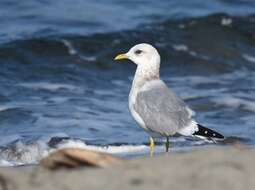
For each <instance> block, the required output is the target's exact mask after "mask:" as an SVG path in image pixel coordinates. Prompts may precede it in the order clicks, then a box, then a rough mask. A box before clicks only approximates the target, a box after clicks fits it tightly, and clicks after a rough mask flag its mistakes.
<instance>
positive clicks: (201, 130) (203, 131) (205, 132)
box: [193, 124, 225, 140]
mask: <svg viewBox="0 0 255 190" xmlns="http://www.w3.org/2000/svg"><path fill="white" fill-rule="evenodd" d="M197 126H198V131H196V132H195V133H194V134H193V135H197V136H202V137H207V138H215V139H222V140H223V139H224V138H225V137H224V136H223V135H222V134H220V133H218V132H216V131H214V130H212V129H209V128H206V127H204V126H202V125H200V124H197Z"/></svg>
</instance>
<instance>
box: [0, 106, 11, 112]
mask: <svg viewBox="0 0 255 190" xmlns="http://www.w3.org/2000/svg"><path fill="white" fill-rule="evenodd" d="M12 108H14V107H12V106H0V112H2V111H6V110H9V109H12Z"/></svg>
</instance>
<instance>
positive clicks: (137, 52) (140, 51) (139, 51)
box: [135, 49, 143, 55]
mask: <svg viewBox="0 0 255 190" xmlns="http://www.w3.org/2000/svg"><path fill="white" fill-rule="evenodd" d="M142 52H143V51H142V50H140V49H138V50H136V51H135V54H136V55H139V54H141V53H142Z"/></svg>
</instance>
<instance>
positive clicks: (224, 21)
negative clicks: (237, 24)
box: [221, 18, 233, 26]
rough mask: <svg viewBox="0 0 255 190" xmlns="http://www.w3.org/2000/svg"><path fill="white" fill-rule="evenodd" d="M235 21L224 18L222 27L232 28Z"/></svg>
mask: <svg viewBox="0 0 255 190" xmlns="http://www.w3.org/2000/svg"><path fill="white" fill-rule="evenodd" d="M232 22H233V20H232V19H231V18H222V19H221V25H222V26H230V25H231V24H232Z"/></svg>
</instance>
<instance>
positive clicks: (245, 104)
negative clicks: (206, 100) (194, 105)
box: [212, 96, 255, 112]
mask: <svg viewBox="0 0 255 190" xmlns="http://www.w3.org/2000/svg"><path fill="white" fill-rule="evenodd" d="M212 100H213V101H214V102H215V103H216V104H217V105H223V106H227V107H231V108H240V107H242V108H243V109H245V110H247V111H252V112H255V102H252V101H248V100H244V99H241V98H236V97H231V96H223V97H222V96H221V97H217V98H214V99H212Z"/></svg>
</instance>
